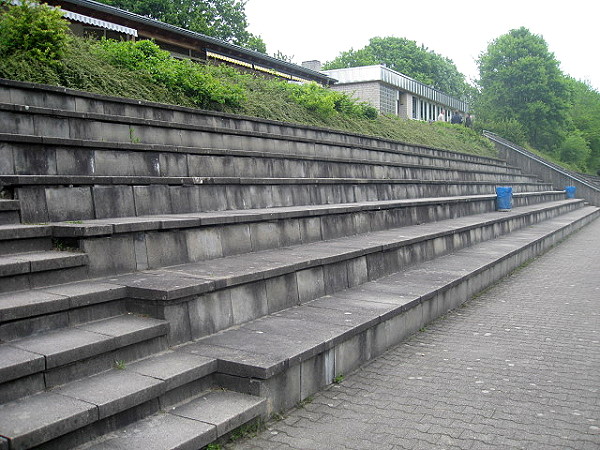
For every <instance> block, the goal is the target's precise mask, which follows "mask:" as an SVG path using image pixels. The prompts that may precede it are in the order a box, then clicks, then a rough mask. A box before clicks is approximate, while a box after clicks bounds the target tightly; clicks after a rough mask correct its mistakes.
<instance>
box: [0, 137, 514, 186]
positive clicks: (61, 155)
mask: <svg viewBox="0 0 600 450" xmlns="http://www.w3.org/2000/svg"><path fill="white" fill-rule="evenodd" d="M1 139H2V138H1V136H0V141H1ZM80 142H81V141H72V142H71V144H72V145H73V147H67V146H66V145H65V144H67V143H69V142H68V141H65V142H60V143H58V144H57V145H56V146H55V147H53V146H51V145H49V144H45V145H43V146H42V145H39V144H36V143H31V144H22V143H17V142H15V143H8V142H7V143H5V144H4V146H3V151H4V152H7V153H9V155H10V152H12V155H10V156H11V157H10V160H12V161H14V163H13V164H10V160H9V162H8V163H5V164H4V166H5V167H4V168H3V172H4V173H3V175H81V176H138V177H161V176H162V177H257V178H290V177H292V178H329V177H337V178H396V179H397V178H415V176H416V175H419V174H421V173H425V172H426V171H432V170H433V171H434V172H433V173H435V174H437V175H436V176H435V178H436V179H440V177H441V179H444V178H446V177H447V175H444V174H445V173H452V171H458V172H461V178H463V177H464V176H466V174H465V172H481V173H487V174H490V173H496V174H503V175H505V176H511V175H521V171H520V170H519V169H516V168H510V167H506V166H497V165H490V164H477V163H473V162H469V161H457V160H451V159H440V158H428V157H424V156H420V155H415V154H390V153H387V154H384V156H387V157H386V158H384V159H382V158H381V152H375V151H362V152H361V151H358V150H352V151H349V152H346V154H344V155H343V156H344V157H345V158H347V159H349V158H353V159H352V160H351V161H348V160H337V159H334V156H333V155H335V154H336V153H339V152H336V147H325V146H324V147H323V148H322V149H319V151H318V152H317V155H316V156H313V155H301V154H296V153H295V152H286V153H287V154H288V155H289V156H286V155H284V154H280V155H269V153H265V152H260V151H255V152H246V153H244V151H237V152H235V151H231V150H228V152H227V154H224V155H223V154H221V153H222V152H223V150H222V149H214V150H213V151H212V152H211V150H208V149H204V148H201V147H200V146H199V147H198V148H197V149H194V148H189V149H184V150H182V149H181V148H179V147H164V148H162V149H160V150H154V149H150V150H148V149H147V148H146V147H142V148H135V150H137V151H131V150H130V151H125V150H120V149H102V148H82V147H81V145H76V143H77V144H78V143H80ZM284 144H285V142H284ZM97 145H98V146H101V145H102V143H100V142H98V143H97ZM7 157H8V155H7V154H4V158H5V159H6V158H7ZM361 158H362V160H361ZM365 158H366V159H365ZM357 160H359V161H357ZM403 166H406V167H403ZM411 166H419V167H411Z"/></svg>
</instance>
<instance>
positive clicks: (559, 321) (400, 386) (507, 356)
mask: <svg viewBox="0 0 600 450" xmlns="http://www.w3.org/2000/svg"><path fill="white" fill-rule="evenodd" d="M599 235H600V221H595V222H593V223H592V224H590V225H589V226H587V227H585V228H584V229H583V230H581V231H580V232H579V233H577V234H576V235H574V236H572V237H571V238H570V239H569V240H567V241H566V242H564V243H562V244H561V245H559V246H558V247H556V248H554V249H553V250H551V251H550V252H549V253H547V254H546V255H544V256H542V257H540V258H539V259H537V260H535V261H534V262H533V263H531V264H530V265H528V266H527V267H525V268H523V269H522V270H520V271H517V272H516V273H514V274H513V275H512V276H510V277H509V278H507V279H505V280H504V281H502V282H501V283H500V284H498V285H496V286H495V287H494V288H492V289H490V290H489V291H487V292H485V293H483V294H482V295H480V296H479V297H477V298H475V299H472V300H471V301H469V302H467V303H466V304H465V305H464V307H462V308H459V309H457V310H455V311H453V312H450V313H448V314H447V315H446V316H443V317H442V318H441V319H438V320H437V321H435V322H433V323H432V324H431V325H430V326H428V327H427V329H425V330H423V331H422V332H419V333H417V334H416V335H414V336H413V337H412V338H411V339H409V340H407V341H406V342H404V343H403V344H401V345H399V346H397V347H395V348H393V349H391V350H389V351H388V352H387V353H385V354H384V355H382V356H381V357H379V358H377V359H375V360H373V361H371V362H369V363H367V364H365V365H364V366H362V367H361V368H360V369H359V370H357V371H355V372H354V373H352V374H347V375H346V377H345V379H344V381H343V382H342V383H341V384H339V385H332V386H331V387H329V388H328V389H326V390H324V391H322V392H320V393H318V394H316V395H315V396H314V397H313V399H312V402H309V403H307V404H305V405H304V406H303V407H300V408H297V409H295V410H294V411H292V412H290V413H289V414H288V415H286V417H285V418H284V419H283V420H282V421H280V422H276V423H269V424H268V429H267V430H266V431H264V432H263V433H261V434H260V435H259V436H258V437H256V438H254V439H250V440H247V441H244V442H241V443H236V444H235V445H234V444H229V445H227V448H230V449H238V450H240V449H290V448H291V449H303V450H304V449H322V448H331V449H365V448H378V449H391V448H394V449H402V448H406V449H417V448H419V449H421V448H427V449H442V448H444V449H450V448H453V449H486V448H491V449H507V448H526V449H567V448H568V449H597V448H599V447H600V375H599V374H600V308H599V306H600V277H599V276H598V274H599V269H598V267H600V242H599V241H598V236H599Z"/></svg>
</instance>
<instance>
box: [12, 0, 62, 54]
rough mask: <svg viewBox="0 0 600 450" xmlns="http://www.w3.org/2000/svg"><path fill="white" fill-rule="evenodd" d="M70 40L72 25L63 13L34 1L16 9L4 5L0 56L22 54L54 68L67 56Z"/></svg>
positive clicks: (20, 5)
mask: <svg viewBox="0 0 600 450" xmlns="http://www.w3.org/2000/svg"><path fill="white" fill-rule="evenodd" d="M3 7H4V8H3ZM68 39H69V24H68V22H67V21H66V20H64V19H63V18H62V12H61V11H60V10H59V9H55V8H52V7H50V6H48V5H46V4H44V5H38V4H37V3H35V2H33V1H30V0H21V2H20V4H19V5H12V6H8V2H7V1H0V56H2V57H7V56H9V55H13V54H17V53H18V54H20V55H21V56H22V57H33V58H35V59H37V60H39V61H42V62H44V63H46V64H54V63H55V62H56V61H57V60H59V59H60V58H61V57H62V56H63V55H64V52H65V48H66V43H67V41H68Z"/></svg>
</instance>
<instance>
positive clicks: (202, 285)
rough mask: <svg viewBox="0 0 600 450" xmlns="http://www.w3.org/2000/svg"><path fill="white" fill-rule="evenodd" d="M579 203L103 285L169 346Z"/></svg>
mask: <svg viewBox="0 0 600 450" xmlns="http://www.w3.org/2000/svg"><path fill="white" fill-rule="evenodd" d="M582 203H583V202H582V201H580V200H575V201H573V200H562V201H559V202H554V203H546V204H542V205H534V206H527V207H521V208H518V209H515V210H513V211H512V212H507V213H499V212H494V213H484V214H477V215H471V216H467V217H461V218H457V219H448V220H444V221H440V222H436V223H427V224H422V225H412V226H406V227H402V228H392V229H386V230H382V231H375V232H370V233H364V234H360V235H357V236H350V237H341V238H337V239H329V240H327V241H320V242H311V243H306V244H302V245H296V246H286V247H280V248H276V249H273V250H263V251H259V252H251V253H242V254H238V255H232V256H228V257H223V258H217V259H212V260H209V261H199V262H196V263H189V264H183V265H178V266H172V267H166V268H163V269H156V270H148V271H142V272H139V273H135V274H131V275H122V276H116V277H114V278H108V280H109V281H110V282H111V283H114V284H119V285H123V286H127V289H128V291H127V292H128V295H129V297H131V298H132V299H133V300H132V302H133V303H132V305H131V307H132V308H139V309H135V310H136V311H138V312H140V313H147V314H150V315H152V316H155V317H173V318H176V322H171V330H170V342H171V343H181V342H185V341H186V340H190V339H197V338H200V337H202V336H204V335H206V334H210V333H215V332H218V331H220V330H222V329H224V328H227V327H229V326H233V325H238V324H241V323H244V322H246V321H248V320H253V319H256V318H258V317H260V316H262V315H265V314H268V313H272V312H275V311H278V310H281V309H284V308H287V307H291V306H294V305H297V304H299V303H303V302H306V301H309V300H313V299H314V298H316V297H319V296H320V295H324V294H326V293H331V292H334V291H336V290H340V289H345V288H347V287H350V286H354V285H356V284H361V283H364V282H367V281H371V280H375V279H377V278H380V277H382V276H385V275H389V274H390V273H393V272H395V271H398V270H401V269H402V268H404V267H406V266H407V265H410V264H414V263H417V262H421V261H424V260H429V259H433V258H435V257H438V256H441V255H444V254H447V253H449V252H452V251H456V250H459V249H462V248H464V247H466V246H468V245H473V244H475V243H478V242H481V241H483V240H487V239H492V238H494V237H497V236H500V235H502V234H506V233H510V232H512V231H515V230H517V229H519V228H522V227H526V226H530V225H532V224H535V223H538V222H540V221H543V220H547V219H549V218H552V217H556V216H558V215H560V214H564V213H568V212H570V211H573V210H576V209H578V208H580V207H581V206H582Z"/></svg>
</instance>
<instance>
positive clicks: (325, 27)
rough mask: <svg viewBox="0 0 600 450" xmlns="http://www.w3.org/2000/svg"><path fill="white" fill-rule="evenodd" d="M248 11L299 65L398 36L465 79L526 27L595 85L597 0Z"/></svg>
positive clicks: (257, 5)
mask: <svg viewBox="0 0 600 450" xmlns="http://www.w3.org/2000/svg"><path fill="white" fill-rule="evenodd" d="M246 16H247V18H248V22H249V28H248V29H249V31H250V32H252V33H254V34H257V35H260V36H261V37H262V38H263V40H264V41H265V43H266V44H267V52H268V53H269V54H271V55H272V54H273V53H275V52H276V51H281V52H282V53H284V54H285V55H288V56H292V57H293V62H294V63H296V64H300V63H301V62H302V61H308V60H313V59H317V60H320V61H321V62H325V61H330V60H332V59H333V58H335V57H336V56H337V55H338V54H339V53H340V52H341V51H346V50H349V49H351V48H353V49H355V50H358V49H360V48H363V47H364V46H365V45H367V44H368V42H369V39H370V38H372V37H375V36H380V37H387V36H396V37H404V38H407V39H410V40H413V41H416V42H417V43H418V44H419V45H420V44H423V45H425V46H426V47H427V48H428V49H429V50H433V51H434V52H436V53H438V54H440V55H442V56H445V57H447V58H449V59H451V60H452V61H453V62H454V64H455V65H456V67H457V68H458V70H459V71H460V72H461V73H463V74H464V75H465V76H466V77H467V80H470V79H474V78H477V77H478V72H477V65H476V63H475V60H476V59H477V57H478V55H479V54H480V53H481V52H483V51H485V50H486V48H487V45H488V44H489V43H490V42H491V41H493V40H494V39H496V38H497V37H499V36H501V35H503V34H506V33H508V32H509V31H510V30H511V29H514V28H519V27H521V26H524V27H526V28H528V29H529V30H530V31H531V32H532V33H534V34H537V35H541V36H543V38H544V39H545V40H546V42H547V43H548V47H549V49H550V51H551V52H553V53H554V55H555V57H556V59H557V60H558V61H560V63H561V66H560V67H561V70H562V71H563V72H564V73H566V74H568V75H570V76H572V77H574V78H576V79H578V80H584V81H588V82H590V84H591V85H592V86H593V87H594V88H595V89H597V90H600V26H599V23H600V22H599V21H600V1H599V0H568V1H557V0H499V1H494V2H491V1H488V0H479V1H472V0H456V1H451V0H446V1H440V0H411V1H407V0H360V1H359V0H303V1H299V2H292V1H286V0H248V2H247V3H246Z"/></svg>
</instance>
